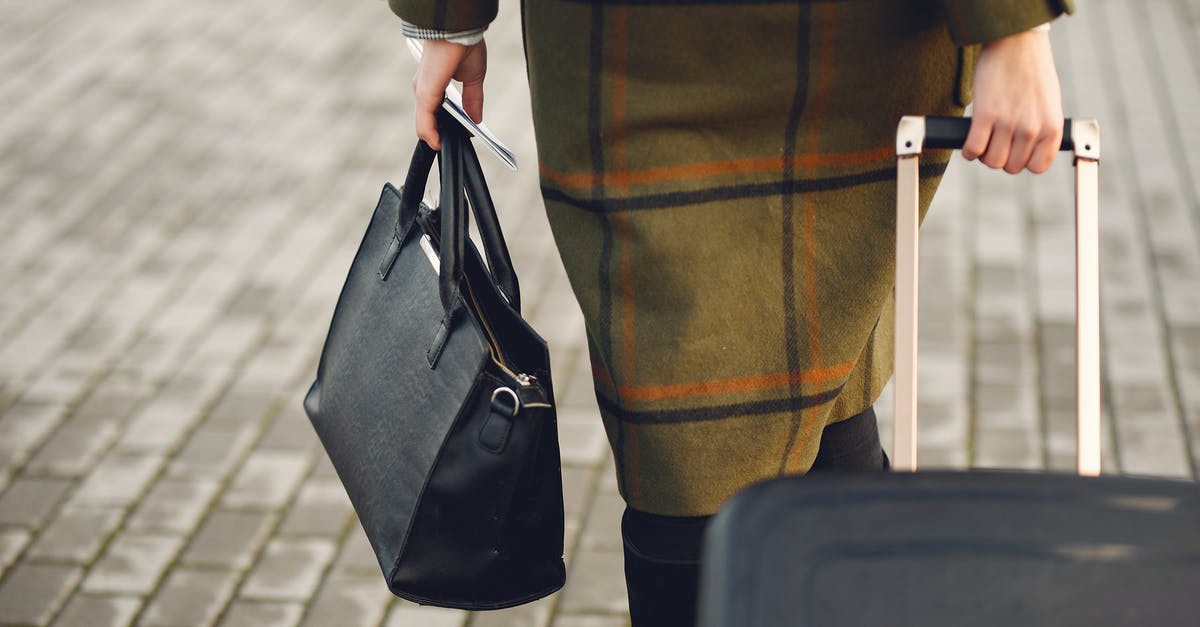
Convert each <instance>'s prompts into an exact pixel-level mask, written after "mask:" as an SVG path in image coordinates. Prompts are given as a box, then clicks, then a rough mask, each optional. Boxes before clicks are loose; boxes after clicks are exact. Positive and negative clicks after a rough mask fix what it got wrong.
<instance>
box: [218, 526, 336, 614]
mask: <svg viewBox="0 0 1200 627" xmlns="http://www.w3.org/2000/svg"><path fill="white" fill-rule="evenodd" d="M335 548H336V545H335V544H334V543H333V542H332V541H330V540H318V539H287V540H282V539H281V540H271V541H270V542H268V543H267V548H266V549H265V550H264V551H263V554H262V557H261V558H259V561H258V564H256V565H255V566H254V570H252V571H250V574H249V575H248V576H247V577H246V581H245V582H244V583H243V584H242V589H241V592H240V595H241V596H243V597H246V598H249V599H261V600H269V601H287V600H294V601H307V600H308V599H310V598H312V595H313V593H314V592H316V589H317V586H318V585H320V583H321V576H322V575H323V574H324V573H325V567H326V566H328V565H329V563H330V562H331V561H332V560H333V554H334V550H335Z"/></svg>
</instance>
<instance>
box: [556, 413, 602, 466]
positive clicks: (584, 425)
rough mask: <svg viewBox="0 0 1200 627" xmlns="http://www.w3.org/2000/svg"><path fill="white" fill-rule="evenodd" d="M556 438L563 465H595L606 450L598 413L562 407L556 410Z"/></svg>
mask: <svg viewBox="0 0 1200 627" xmlns="http://www.w3.org/2000/svg"><path fill="white" fill-rule="evenodd" d="M558 440H559V448H560V450H561V454H562V463H563V465H567V466H570V465H575V466H595V465H596V464H599V463H600V462H601V461H602V460H603V459H604V455H605V453H606V452H607V451H608V437H607V436H606V435H605V433H604V423H602V422H601V420H600V414H599V413H598V412H594V411H588V410H582V409H575V408H563V409H560V410H559V412H558Z"/></svg>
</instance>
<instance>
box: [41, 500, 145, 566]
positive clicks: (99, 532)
mask: <svg viewBox="0 0 1200 627" xmlns="http://www.w3.org/2000/svg"><path fill="white" fill-rule="evenodd" d="M122 514H123V512H122V511H121V510H119V509H112V508H109V509H74V508H72V509H64V510H62V511H60V512H59V514H58V516H57V517H56V518H55V519H54V521H53V522H51V523H50V524H49V525H48V526H47V527H46V529H45V530H43V531H42V533H41V535H39V536H38V539H37V542H35V543H34V544H33V546H32V547H30V549H29V554H30V555H31V556H33V557H36V558H40V559H44V560H47V561H62V562H72V563H76V564H87V563H90V562H91V561H92V560H94V559H95V558H96V554H97V553H99V552H100V547H101V546H103V544H104V542H105V541H106V540H107V539H108V537H109V535H111V534H112V533H113V531H115V530H116V528H117V525H119V524H121V517H122Z"/></svg>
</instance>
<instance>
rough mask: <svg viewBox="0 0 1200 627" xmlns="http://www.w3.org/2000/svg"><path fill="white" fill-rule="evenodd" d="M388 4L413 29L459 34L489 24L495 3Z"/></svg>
mask: <svg viewBox="0 0 1200 627" xmlns="http://www.w3.org/2000/svg"><path fill="white" fill-rule="evenodd" d="M388 5H389V6H391V8H392V12H394V13H395V14H396V15H398V16H400V18H401V19H403V20H404V21H405V22H408V23H409V24H412V25H414V26H418V27H421V28H425V29H430V30H437V31H445V32H448V33H459V32H463V31H473V30H478V29H481V28H486V27H487V25H488V24H491V23H492V20H494V19H496V11H497V8H498V0H388Z"/></svg>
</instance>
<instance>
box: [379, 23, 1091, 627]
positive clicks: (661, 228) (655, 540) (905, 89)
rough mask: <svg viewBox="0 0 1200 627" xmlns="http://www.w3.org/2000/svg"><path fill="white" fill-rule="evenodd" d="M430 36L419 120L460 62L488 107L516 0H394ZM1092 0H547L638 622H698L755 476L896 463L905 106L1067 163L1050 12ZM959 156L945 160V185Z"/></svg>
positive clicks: (561, 126)
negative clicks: (501, 33)
mask: <svg viewBox="0 0 1200 627" xmlns="http://www.w3.org/2000/svg"><path fill="white" fill-rule="evenodd" d="M391 5H392V8H393V9H394V10H395V11H396V13H397V14H398V15H399V16H400V17H401V18H403V21H404V24H405V32H406V34H408V35H409V36H416V37H420V38H423V39H428V40H430V41H427V42H426V45H425V55H424V58H423V59H422V61H421V64H420V66H419V69H418V72H417V76H416V77H415V79H414V81H413V88H414V93H415V96H416V102H417V112H416V126H417V134H418V136H420V137H421V138H422V139H424V140H425V141H427V142H428V143H429V144H430V145H431V146H433V147H435V148H437V147H438V145H439V144H438V135H437V129H436V125H435V123H434V112H435V111H436V109H437V107H438V106H439V105H440V102H441V98H442V93H443V91H444V89H445V87H446V85H447V84H448V83H449V81H450V80H451V79H454V80H459V81H461V82H462V84H463V90H462V91H463V100H464V105H465V107H466V109H467V111H468V113H469V114H470V115H471V116H472V117H473V118H475V119H476V120H480V119H482V105H483V89H482V88H483V77H484V73H485V71H486V65H487V64H486V48H485V44H484V43H483V42H482V40H481V38H482V33H483V31H484V29H486V27H487V24H488V23H489V22H490V21H491V19H492V18H493V17H494V16H495V12H496V3H495V0H441V1H439V2H434V1H432V0H391ZM1071 10H1072V6H1071V3H1070V0H992V1H988V2H979V1H975V0H939V1H937V2H934V1H933V0H926V1H918V0H908V1H905V2H896V1H894V0H849V1H840V2H835V1H831V0H825V1H822V0H811V1H802V0H791V1H788V0H763V1H761V2H756V3H741V2H733V1H732V0H731V1H729V2H724V3H723V2H720V1H718V0H693V1H689V0H607V1H601V0H594V1H592V2H587V1H582V0H580V1H567V0H526V2H525V3H524V16H523V18H524V24H525V37H526V41H525V45H526V53H527V62H528V71H529V79H530V88H531V91H532V94H533V114H534V126H535V131H536V135H537V141H538V157H539V160H540V167H541V175H542V191H543V197H544V199H545V202H546V209H547V213H548V216H549V218H550V223H551V227H552V228H553V230H554V235H555V239H556V243H557V245H558V247H559V251H560V253H561V254H562V257H563V263H564V265H565V267H566V269H567V273H568V275H569V277H570V279H571V284H572V287H573V289H574V291H575V294H576V296H577V298H578V300H579V303H580V306H581V308H582V310H583V313H584V317H585V319H586V321H587V331H588V339H589V348H590V350H591V356H592V364H593V375H594V380H595V387H596V395H597V399H598V401H599V406H600V409H601V414H602V417H603V419H604V424H605V427H606V430H607V433H608V436H609V440H610V443H611V445H612V448H613V452H614V455H615V457H616V460H617V472H618V479H619V485H620V489H621V494H622V496H623V497H624V498H625V500H626V503H627V504H628V508H627V510H626V514H625V517H624V519H623V521H622V533H623V537H624V539H625V559H626V582H627V585H628V588H629V602H630V613H631V616H632V619H633V624H634V626H635V627H643V626H649V627H660V626H665V625H690V624H692V622H693V621H694V616H695V610H694V605H695V593H696V584H697V573H698V563H699V546H700V537H701V533H702V531H703V527H704V523H705V521H706V520H707V517H708V516H709V515H711V514H713V513H714V512H715V511H716V510H717V508H718V507H719V506H720V504H721V503H722V502H723V501H724V500H725V499H726V498H727V497H728V496H730V495H731V494H732V493H733V492H735V491H736V490H738V489H740V488H742V487H744V486H746V485H748V484H750V483H753V482H755V481H758V480H761V479H765V478H768V477H773V476H777V475H780V474H798V473H804V472H812V471H820V470H881V469H883V468H884V467H885V466H886V463H887V462H886V458H885V456H884V455H883V452H882V449H881V447H880V444H879V435H878V430H877V428H876V426H875V416H874V413H873V411H872V409H871V406H872V404H873V403H874V401H875V399H876V397H877V396H878V394H879V392H880V390H881V388H882V387H883V385H884V383H885V382H886V381H887V379H888V378H889V377H890V375H891V372H890V368H891V363H892V356H891V346H892V342H891V340H892V338H891V329H892V320H891V316H892V303H891V295H892V285H893V282H894V277H893V273H894V267H893V255H894V227H895V224H894V213H893V211H892V207H893V202H894V200H893V199H894V194H895V188H894V184H895V183H894V180H895V176H894V169H893V168H894V153H893V148H892V146H893V141H894V140H893V138H894V135H895V127H896V123H897V121H898V120H899V118H900V117H901V116H902V115H905V114H914V113H924V114H940V115H961V113H962V110H963V107H964V106H965V105H966V104H967V102H968V101H970V99H971V97H972V92H973V93H974V97H975V109H974V114H973V115H974V121H973V123H972V127H971V132H970V135H969V137H968V140H967V143H966V145H965V147H964V149H963V155H964V156H965V157H967V158H968V159H979V160H981V161H982V162H983V163H985V164H986V165H988V166H990V167H993V168H1003V169H1004V170H1005V171H1007V172H1010V173H1017V172H1020V171H1022V170H1026V169H1028V170H1030V171H1032V172H1043V171H1045V170H1046V169H1047V168H1048V167H1049V166H1050V164H1051V162H1052V161H1053V159H1054V157H1055V155H1056V154H1057V149H1058V145H1059V143H1060V141H1061V132H1062V128H1061V124H1062V111H1061V98H1060V92H1059V85H1058V77H1057V74H1056V71H1055V67H1054V61H1053V58H1052V55H1051V50H1050V42H1049V37H1048V35H1047V34H1046V32H1045V29H1044V28H1039V26H1040V25H1043V24H1046V23H1048V22H1049V21H1050V20H1052V19H1054V18H1055V17H1057V16H1058V15H1060V14H1061V13H1064V12H1070V11H1071ZM948 158H949V154H948V153H947V152H942V153H936V152H935V153H932V154H930V155H928V157H927V163H928V165H926V166H924V168H923V172H922V187H923V189H922V194H921V197H922V198H923V199H924V202H925V205H924V206H923V207H922V212H924V211H925V210H926V209H927V208H928V202H929V200H930V199H931V198H932V196H933V191H934V190H935V189H936V187H937V184H938V181H939V180H940V177H941V174H942V172H943V171H944V169H945V165H946V163H947V160H948Z"/></svg>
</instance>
